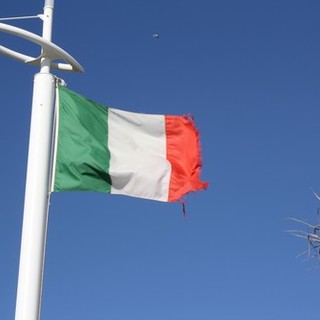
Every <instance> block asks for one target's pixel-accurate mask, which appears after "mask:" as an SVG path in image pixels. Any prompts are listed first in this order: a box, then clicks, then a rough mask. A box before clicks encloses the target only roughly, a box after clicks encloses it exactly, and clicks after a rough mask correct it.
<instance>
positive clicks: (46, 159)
mask: <svg viewBox="0 0 320 320" xmlns="http://www.w3.org/2000/svg"><path fill="white" fill-rule="evenodd" d="M53 9H54V0H45V6H44V13H43V15H42V16H41V18H42V19H43V33H42V37H43V39H45V40H48V41H51V34H52V16H53ZM50 67H51V60H50V59H49V58H48V57H46V56H45V55H44V56H43V57H42V59H41V62H40V72H39V73H37V74H36V75H35V77H34V88H33V99H32V115H31V124H30V137H29V153H28V167H27V177H26V189H25V202H24V213H23V227H22V239H21V251H20V265H19V277H18V289H17V301H16V313H15V320H38V319H40V309H41V294H42V282H43V270H44V258H45V244H46V234H47V220H48V200H49V193H48V190H49V177H50V151H51V135H52V123H53V108H54V91H55V78H54V76H53V75H52V74H51V73H50Z"/></svg>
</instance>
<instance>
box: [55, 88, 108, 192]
mask: <svg viewBox="0 0 320 320" xmlns="http://www.w3.org/2000/svg"><path fill="white" fill-rule="evenodd" d="M58 126H59V127H58V135H57V139H58V141H57V151H56V152H57V154H56V163H55V180H54V186H53V191H62V190H92V191H99V192H106V193H110V191H111V178H110V176H109V174H108V172H109V163H110V152H109V150H108V108H106V107H104V106H102V105H100V104H98V103H96V102H93V101H91V100H88V99H86V98H84V97H82V96H80V95H78V94H76V93H75V92H73V91H71V90H69V89H67V88H65V87H63V86H59V120H58Z"/></svg>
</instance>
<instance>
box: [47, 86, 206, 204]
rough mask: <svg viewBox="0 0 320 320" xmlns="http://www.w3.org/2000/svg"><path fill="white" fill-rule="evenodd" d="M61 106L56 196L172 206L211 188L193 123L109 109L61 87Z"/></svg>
mask: <svg viewBox="0 0 320 320" xmlns="http://www.w3.org/2000/svg"><path fill="white" fill-rule="evenodd" d="M56 100H57V108H56V112H57V115H56V130H55V148H54V157H53V172H52V186H51V191H67V190H91V191H98V192H105V193H111V194H121V195H127V196H132V197H138V198H145V199H152V200H159V201H170V202H171V201H178V200H180V199H181V197H183V196H184V195H185V194H187V193H189V192H191V191H198V190H201V189H205V188H206V187H207V183H205V182H202V181H201V180H200V173H201V154H200V145H199V134H198V132H197V130H196V129H195V127H194V123H193V120H192V119H191V118H190V117H188V116H165V115H150V114H142V113H133V112H128V111H122V110H118V109H114V108H107V107H105V106H103V105H100V104H98V103H96V102H93V101H91V100H89V99H86V98H84V97H82V96H80V95H79V94H77V93H75V92H73V91H71V90H69V89H67V88H66V87H64V86H60V85H59V86H58V88H57V98H56Z"/></svg>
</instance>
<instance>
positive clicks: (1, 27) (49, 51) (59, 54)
mask: <svg viewBox="0 0 320 320" xmlns="http://www.w3.org/2000/svg"><path fill="white" fill-rule="evenodd" d="M0 31H2V32H5V33H9V34H12V35H15V36H18V37H20V38H23V39H26V40H30V41H31V42H34V43H36V44H38V45H40V46H41V47H42V53H41V55H40V56H39V57H31V56H28V55H25V54H22V53H19V52H16V51H14V50H11V49H9V48H7V47H4V46H0V53H2V54H4V55H6V56H9V57H11V58H14V59H16V60H18V61H21V62H24V63H31V64H34V65H40V61H41V58H43V57H46V58H49V59H51V60H53V61H54V60H57V59H61V60H64V61H66V62H67V63H52V67H54V68H55V69H58V70H63V71H75V72H83V71H84V69H83V67H82V66H81V65H80V64H79V63H78V62H77V60H75V59H74V58H73V57H72V56H71V55H69V54H68V53H67V52H66V51H64V50H63V49H61V48H60V47H58V46H57V45H55V44H54V43H52V42H50V41H48V40H46V39H44V38H42V37H40V36H38V35H36V34H34V33H32V32H29V31H26V30H23V29H20V28H17V27H14V26H11V25H7V24H4V23H0Z"/></svg>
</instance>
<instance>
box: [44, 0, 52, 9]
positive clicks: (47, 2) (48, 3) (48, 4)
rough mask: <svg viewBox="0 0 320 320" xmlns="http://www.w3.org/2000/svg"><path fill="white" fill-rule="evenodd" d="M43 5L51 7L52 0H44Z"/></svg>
mask: <svg viewBox="0 0 320 320" xmlns="http://www.w3.org/2000/svg"><path fill="white" fill-rule="evenodd" d="M44 7H49V8H53V7H54V0H45V3H44Z"/></svg>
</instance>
